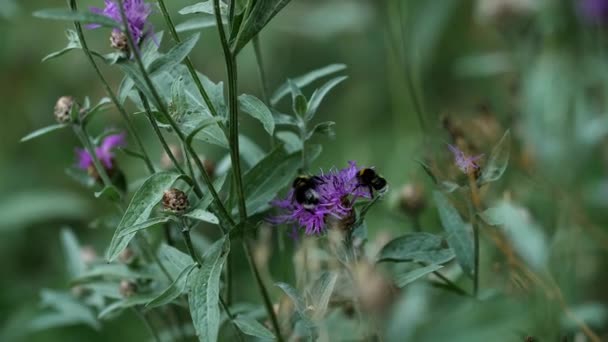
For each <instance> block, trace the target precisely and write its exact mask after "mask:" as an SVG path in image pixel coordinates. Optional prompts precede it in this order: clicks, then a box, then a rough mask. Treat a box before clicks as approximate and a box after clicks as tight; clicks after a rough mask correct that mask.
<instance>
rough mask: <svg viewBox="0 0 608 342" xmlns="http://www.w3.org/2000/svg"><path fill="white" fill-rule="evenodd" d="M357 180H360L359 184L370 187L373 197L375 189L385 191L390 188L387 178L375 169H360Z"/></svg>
mask: <svg viewBox="0 0 608 342" xmlns="http://www.w3.org/2000/svg"><path fill="white" fill-rule="evenodd" d="M357 180H358V181H359V186H364V187H367V188H368V189H369V194H370V196H371V197H374V190H376V191H377V192H379V193H383V192H385V191H386V189H387V188H388V183H387V182H386V179H384V178H383V177H381V176H380V175H378V173H376V171H375V170H374V169H370V168H365V169H361V170H359V173H357Z"/></svg>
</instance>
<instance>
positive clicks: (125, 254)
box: [118, 247, 135, 265]
mask: <svg viewBox="0 0 608 342" xmlns="http://www.w3.org/2000/svg"><path fill="white" fill-rule="evenodd" d="M133 260H135V251H133V249H132V248H130V247H126V248H125V249H123V250H122V252H120V254H118V261H120V262H122V263H123V264H126V265H129V264H131V263H132V262H133Z"/></svg>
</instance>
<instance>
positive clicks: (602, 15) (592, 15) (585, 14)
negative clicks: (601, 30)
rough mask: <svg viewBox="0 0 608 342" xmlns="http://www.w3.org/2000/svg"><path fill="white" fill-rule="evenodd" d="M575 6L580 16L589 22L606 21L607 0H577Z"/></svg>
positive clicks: (607, 18)
mask: <svg viewBox="0 0 608 342" xmlns="http://www.w3.org/2000/svg"><path fill="white" fill-rule="evenodd" d="M576 6H577V9H578V12H579V14H580V15H581V17H582V18H583V19H584V20H585V21H587V22H589V23H592V24H598V23H606V22H607V21H608V0H577V3H576Z"/></svg>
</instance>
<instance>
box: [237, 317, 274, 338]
mask: <svg viewBox="0 0 608 342" xmlns="http://www.w3.org/2000/svg"><path fill="white" fill-rule="evenodd" d="M234 323H235V324H236V326H237V327H239V330H241V331H242V332H243V334H246V335H249V336H253V337H258V338H261V339H265V340H274V339H275V336H274V334H273V333H272V332H271V331H270V330H268V328H266V327H265V326H263V325H262V324H261V323H260V322H258V321H257V320H255V319H253V318H251V317H249V316H245V315H238V316H236V317H235V318H234Z"/></svg>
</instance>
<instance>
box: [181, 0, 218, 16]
mask: <svg viewBox="0 0 608 342" xmlns="http://www.w3.org/2000/svg"><path fill="white" fill-rule="evenodd" d="M178 13H179V14H181V15H187V14H211V15H213V14H215V12H214V10H213V0H206V1H201V2H199V3H196V4H194V5H190V6H186V7H184V8H182V9H181V10H179V12H178ZM220 13H221V14H222V15H226V14H227V13H228V5H226V4H225V3H223V2H221V1H220Z"/></svg>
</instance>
